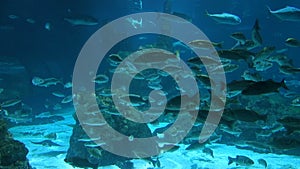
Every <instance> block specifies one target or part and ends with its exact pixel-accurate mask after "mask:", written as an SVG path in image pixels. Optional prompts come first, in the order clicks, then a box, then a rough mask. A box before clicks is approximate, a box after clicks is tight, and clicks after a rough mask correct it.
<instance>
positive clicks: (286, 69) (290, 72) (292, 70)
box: [279, 65, 300, 75]
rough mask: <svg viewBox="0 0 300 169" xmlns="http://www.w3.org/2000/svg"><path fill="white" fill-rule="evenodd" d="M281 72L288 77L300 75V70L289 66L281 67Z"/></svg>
mask: <svg viewBox="0 0 300 169" xmlns="http://www.w3.org/2000/svg"><path fill="white" fill-rule="evenodd" d="M279 71H280V72H281V73H284V74H287V75H293V74H296V73H300V68H296V67H293V66H289V65H282V66H280V67H279Z"/></svg>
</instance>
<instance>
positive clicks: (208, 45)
mask: <svg viewBox="0 0 300 169" xmlns="http://www.w3.org/2000/svg"><path fill="white" fill-rule="evenodd" d="M189 44H190V45H192V46H194V47H197V48H204V49H213V48H214V47H218V48H222V45H223V42H218V43H216V42H210V41H207V40H193V41H191V42H189Z"/></svg>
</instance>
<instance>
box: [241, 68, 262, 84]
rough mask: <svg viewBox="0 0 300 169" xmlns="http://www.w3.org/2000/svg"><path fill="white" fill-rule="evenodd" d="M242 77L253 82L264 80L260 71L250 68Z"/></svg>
mask: <svg viewBox="0 0 300 169" xmlns="http://www.w3.org/2000/svg"><path fill="white" fill-rule="evenodd" d="M241 77H242V78H243V79H244V80H250V81H253V82H258V81H262V80H263V78H262V76H261V75H260V74H259V73H258V72H250V71H248V70H246V71H245V72H244V73H243V75H242V76H241Z"/></svg>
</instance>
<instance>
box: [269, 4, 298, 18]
mask: <svg viewBox="0 0 300 169" xmlns="http://www.w3.org/2000/svg"><path fill="white" fill-rule="evenodd" d="M267 8H268V10H269V12H270V13H271V14H272V15H274V16H275V17H277V18H279V19H280V20H282V21H300V9H298V8H296V7H292V6H286V7H284V8H281V9H278V10H276V11H272V10H271V8H270V7H268V6H267Z"/></svg>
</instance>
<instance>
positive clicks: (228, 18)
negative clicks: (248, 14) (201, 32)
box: [206, 11, 242, 25]
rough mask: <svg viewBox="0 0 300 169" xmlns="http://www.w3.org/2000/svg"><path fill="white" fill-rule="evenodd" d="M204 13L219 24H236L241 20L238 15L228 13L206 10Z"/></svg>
mask: <svg viewBox="0 0 300 169" xmlns="http://www.w3.org/2000/svg"><path fill="white" fill-rule="evenodd" d="M206 15H207V16H209V17H211V18H212V19H213V20H215V21H216V22H218V23H221V24H227V25H238V24H240V23H241V22H242V20H241V18H240V17H239V16H237V15H233V14H230V13H221V14H210V13H208V12H207V11H206Z"/></svg>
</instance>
